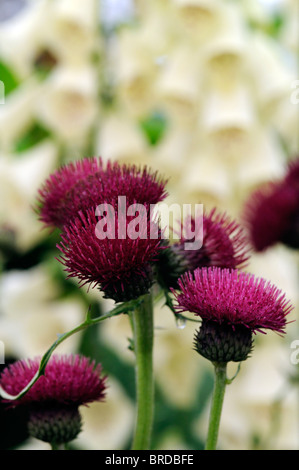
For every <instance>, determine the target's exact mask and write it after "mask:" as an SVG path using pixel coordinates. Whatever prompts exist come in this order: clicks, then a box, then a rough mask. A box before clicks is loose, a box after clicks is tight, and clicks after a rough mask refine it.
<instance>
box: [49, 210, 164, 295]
mask: <svg viewBox="0 0 299 470" xmlns="http://www.w3.org/2000/svg"><path fill="white" fill-rule="evenodd" d="M114 215H115V219H114V220H112V222H113V223H111V224H110V223H108V225H107V230H108V231H107V233H106V234H104V235H105V236H104V237H103V238H102V239H101V238H100V236H99V234H97V223H98V220H97V217H96V215H95V214H94V211H93V210H90V211H87V213H86V214H83V213H80V214H79V217H77V218H76V219H75V220H74V221H73V222H72V223H71V224H70V225H69V226H67V227H65V231H64V233H63V234H62V235H61V238H62V242H61V243H60V244H59V245H58V248H59V250H60V251H61V252H62V256H61V258H60V259H59V261H60V262H61V263H62V264H63V265H64V266H65V271H66V272H68V273H69V274H68V277H77V278H78V279H79V280H80V285H81V286H83V285H85V284H90V285H91V286H93V287H94V286H97V287H99V288H100V290H102V291H103V292H104V294H105V297H107V298H111V299H114V300H115V301H116V302H123V301H127V300H132V299H136V298H138V297H140V296H141V295H144V294H146V293H147V292H148V290H149V288H150V287H151V285H152V283H153V263H154V261H155V260H156V259H157V256H158V253H159V251H160V250H161V249H162V243H161V238H159V236H158V238H153V237H151V236H150V224H151V223H153V222H152V221H150V220H149V219H146V220H143V223H142V221H141V223H140V227H139V231H138V232H136V233H137V236H136V237H131V236H128V234H127V233H126V234H123V235H124V236H123V235H122V236H121V237H119V234H118V233H117V228H115V227H117V226H118V222H119V218H118V215H117V213H115V214H114ZM128 221H129V222H128ZM130 221H131V220H130V219H128V220H126V221H125V229H126V231H127V230H128V229H129V223H130ZM114 222H115V223H114ZM102 235H103V234H102Z"/></svg>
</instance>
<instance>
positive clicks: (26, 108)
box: [0, 77, 42, 152]
mask: <svg viewBox="0 0 299 470" xmlns="http://www.w3.org/2000/svg"><path fill="white" fill-rule="evenodd" d="M41 93H42V86H41V84H40V83H39V82H38V80H36V79H35V78H34V77H32V78H30V79H28V80H26V81H24V82H23V83H22V84H21V85H20V86H19V87H18V88H17V89H16V90H14V91H13V92H12V93H10V94H9V95H8V96H6V97H5V103H4V105H3V106H0V148H1V150H2V151H5V152H11V151H13V148H14V145H15V143H16V140H17V139H18V138H19V137H20V136H21V135H22V134H23V133H24V132H26V130H27V129H28V128H30V125H31V124H32V123H33V121H34V118H35V115H34V106H35V102H36V101H38V100H39V97H40V94H41Z"/></svg>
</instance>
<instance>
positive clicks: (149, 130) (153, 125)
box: [140, 111, 167, 146]
mask: <svg viewBox="0 0 299 470" xmlns="http://www.w3.org/2000/svg"><path fill="white" fill-rule="evenodd" d="M140 127H141V130H142V131H143V133H144V135H145V137H146V139H147V141H148V143H149V144H150V145H153V146H154V145H157V144H158V142H160V140H161V139H162V137H163V136H164V134H165V131H166V128H167V120H166V117H165V115H164V114H162V113H160V112H157V111H155V112H153V113H152V114H151V115H150V116H148V117H146V118H145V119H143V120H141V121H140Z"/></svg>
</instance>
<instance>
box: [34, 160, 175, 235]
mask: <svg viewBox="0 0 299 470" xmlns="http://www.w3.org/2000/svg"><path fill="white" fill-rule="evenodd" d="M165 184H166V181H164V180H162V179H161V178H160V177H159V176H158V174H157V172H152V171H150V170H149V169H148V168H147V167H143V168H139V167H137V166H135V165H121V164H120V163H118V162H110V161H108V162H107V164H106V165H105V164H104V163H103V161H102V159H101V158H96V157H92V158H83V159H82V160H79V161H76V162H71V163H69V164H67V165H64V166H62V167H61V168H59V169H58V170H57V171H55V172H54V173H53V174H51V175H50V176H49V178H48V179H47V180H46V182H45V183H44V184H43V186H42V187H41V188H40V190H39V192H38V200H37V212H38V213H39V217H40V220H41V221H42V222H43V223H44V224H45V226H47V227H58V228H60V229H63V227H64V226H65V225H67V224H69V223H70V222H71V221H72V220H73V219H74V218H75V217H76V216H77V215H78V213H79V212H80V211H81V212H85V211H87V210H88V209H90V208H93V209H94V210H95V209H96V207H97V206H98V205H99V204H102V203H104V202H105V201H109V203H110V204H114V205H115V204H116V203H117V198H118V196H119V195H121V196H125V197H126V198H127V202H128V204H133V203H135V202H137V203H139V204H147V205H150V204H156V203H157V202H159V201H162V200H163V199H164V198H165V197H166V195H167V193H166V191H165Z"/></svg>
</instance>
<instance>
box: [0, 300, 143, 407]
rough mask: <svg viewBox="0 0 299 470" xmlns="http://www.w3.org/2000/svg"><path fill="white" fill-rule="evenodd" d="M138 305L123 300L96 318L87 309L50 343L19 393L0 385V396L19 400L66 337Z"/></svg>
mask: <svg viewBox="0 0 299 470" xmlns="http://www.w3.org/2000/svg"><path fill="white" fill-rule="evenodd" d="M138 305H139V300H134V301H130V302H125V303H123V304H121V305H118V306H116V307H115V308H114V309H113V310H111V311H110V312H108V313H106V314H105V315H101V316H99V317H96V318H91V316H90V312H89V311H88V313H87V316H86V319H85V321H84V322H83V323H81V324H80V325H78V326H77V327H76V328H74V329H73V330H71V331H68V332H67V333H63V334H61V335H58V338H57V340H56V341H55V342H54V343H53V344H52V346H51V347H50V348H49V349H48V350H47V351H46V352H45V354H44V355H43V356H42V358H41V361H40V365H39V369H38V371H37V372H36V374H35V375H34V376H33V378H32V379H31V380H30V382H29V383H28V384H27V385H26V387H24V388H23V390H21V392H20V393H18V394H17V395H10V394H9V393H7V392H6V391H5V390H4V389H3V388H2V387H1V385H0V396H1V397H2V398H5V399H6V400H19V399H20V398H22V397H23V396H24V395H25V394H26V393H27V392H28V390H30V388H31V387H32V386H33V385H34V384H35V382H36V381H37V380H38V379H39V378H40V376H41V375H43V374H44V372H45V367H46V365H47V363H48V362H49V359H50V357H51V355H52V354H53V352H54V351H55V349H56V348H57V347H58V346H59V345H60V344H61V343H62V342H63V341H65V340H66V339H67V338H69V337H70V336H72V335H74V334H75V333H78V332H79V331H81V330H84V329H85V328H88V327H89V326H91V325H95V324H97V323H99V322H101V321H103V320H106V319H107V318H111V317H114V316H116V315H120V314H121V313H129V312H130V311H131V310H133V309H134V308H136V306H138Z"/></svg>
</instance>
